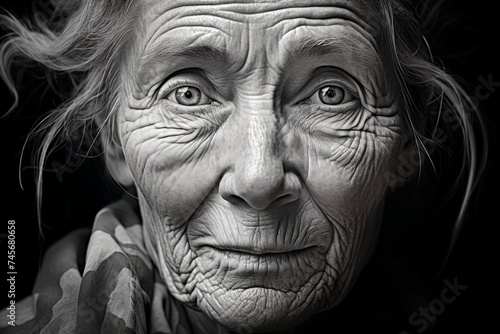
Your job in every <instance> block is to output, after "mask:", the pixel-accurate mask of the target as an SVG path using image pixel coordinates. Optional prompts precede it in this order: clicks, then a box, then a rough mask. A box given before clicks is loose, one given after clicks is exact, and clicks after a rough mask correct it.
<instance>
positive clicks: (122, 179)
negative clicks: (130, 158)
mask: <svg viewBox="0 0 500 334" xmlns="http://www.w3.org/2000/svg"><path fill="white" fill-rule="evenodd" d="M104 151H105V159H106V167H107V168H108V171H109V173H110V174H111V176H112V177H113V179H114V180H115V181H116V182H118V183H119V184H120V185H122V186H124V187H130V186H132V185H133V184H134V177H133V176H132V172H130V168H129V167H128V165H127V161H126V160H125V156H124V155H123V151H122V149H121V147H116V146H115V145H113V144H111V145H109V146H108V147H107V148H105V150H104Z"/></svg>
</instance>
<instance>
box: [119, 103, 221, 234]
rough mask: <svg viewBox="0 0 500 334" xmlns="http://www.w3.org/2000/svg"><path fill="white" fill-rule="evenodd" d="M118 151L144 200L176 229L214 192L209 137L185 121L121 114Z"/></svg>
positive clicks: (133, 112) (152, 112)
mask: <svg viewBox="0 0 500 334" xmlns="http://www.w3.org/2000/svg"><path fill="white" fill-rule="evenodd" d="M121 130H122V134H123V135H122V136H123V143H124V152H125V156H126V159H127V162H128V164H129V166H130V169H131V171H132V174H133V175H134V178H135V180H136V185H137V187H138V188H139V190H140V191H141V192H142V194H143V195H144V197H145V201H146V202H147V203H148V205H149V206H150V207H151V209H152V210H153V211H154V212H156V213H157V214H158V215H159V216H163V217H170V218H171V219H170V220H171V221H170V224H173V225H176V224H182V223H183V222H185V220H186V219H187V217H189V216H190V215H191V214H192V213H193V212H194V210H195V209H196V207H197V206H198V205H199V203H201V202H202V201H203V199H204V198H205V197H206V196H207V195H208V193H209V192H210V191H211V190H212V188H213V187H214V180H215V179H216V178H217V174H218V170H217V168H214V167H215V163H214V161H213V160H214V159H213V157H214V156H215V154H214V153H213V152H212V151H211V150H212V149H213V148H210V143H211V141H212V136H213V135H214V134H213V132H211V131H209V130H208V129H207V127H204V126H200V124H198V123H196V122H195V121H193V120H191V119H189V117H177V118H176V119H171V118H169V117H168V116H167V115H165V114H163V113H161V112H158V111H155V109H153V110H127V112H126V113H125V117H124V118H123V121H122V126H121Z"/></svg>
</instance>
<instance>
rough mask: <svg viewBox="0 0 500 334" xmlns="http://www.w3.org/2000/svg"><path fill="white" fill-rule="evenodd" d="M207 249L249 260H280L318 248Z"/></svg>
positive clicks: (242, 247) (209, 246)
mask: <svg viewBox="0 0 500 334" xmlns="http://www.w3.org/2000/svg"><path fill="white" fill-rule="evenodd" d="M205 247H207V248H209V249H211V250H213V251H216V252H218V253H222V254H225V255H233V256H234V255H236V256H240V257H247V258H252V257H254V258H280V257H284V256H300V255H303V254H306V253H308V252H311V251H312V250H313V249H314V248H316V246H307V247H301V248H288V247H287V248H283V247H269V248H258V247H248V246H214V245H205Z"/></svg>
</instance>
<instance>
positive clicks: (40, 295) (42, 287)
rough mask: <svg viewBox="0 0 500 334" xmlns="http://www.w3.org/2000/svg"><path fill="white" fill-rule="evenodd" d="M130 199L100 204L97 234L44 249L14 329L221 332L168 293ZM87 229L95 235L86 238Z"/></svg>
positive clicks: (3, 328)
mask: <svg viewBox="0 0 500 334" xmlns="http://www.w3.org/2000/svg"><path fill="white" fill-rule="evenodd" d="M133 206H134V205H133V204H132V205H131V203H130V201H127V200H125V199H122V200H120V201H118V202H115V203H113V204H111V205H110V206H108V207H106V208H104V209H102V210H101V211H100V212H99V213H98V214H97V216H96V219H95V222H94V226H93V229H92V232H91V233H90V231H88V230H87V229H80V230H77V231H75V232H73V233H71V234H69V235H68V236H66V237H65V238H63V239H62V240H60V241H59V242H57V243H56V244H55V245H53V246H52V247H51V248H50V249H49V250H48V251H47V253H46V255H45V257H44V261H43V265H42V268H41V270H40V272H39V274H38V277H37V280H36V283H35V287H34V289H33V294H32V295H30V296H28V297H26V298H25V299H23V300H21V301H19V302H17V303H16V321H15V325H16V326H15V327H14V326H11V325H8V323H7V321H5V319H8V318H7V312H6V309H5V308H4V309H3V310H2V312H0V317H1V318H0V319H2V321H1V325H0V332H1V333H5V334H9V333H16V334H19V333H50V334H52V333H64V334H69V333H92V334H93V333H106V334H107V333H111V334H112V333H155V334H170V333H172V334H174V333H175V334H187V333H222V332H223V331H222V329H220V328H218V326H216V325H215V324H214V323H213V322H212V321H210V320H209V319H208V318H207V317H206V316H205V315H203V314H202V313H200V312H197V311H194V310H191V309H189V308H187V307H184V306H183V305H182V304H180V303H179V302H178V301H177V300H175V299H174V298H173V297H171V296H170V294H169V293H168V291H167V289H166V287H165V285H164V284H163V283H162V282H161V278H160V276H159V274H158V271H157V269H156V268H155V266H154V265H153V263H152V262H151V260H150V258H149V255H148V253H147V251H146V248H145V245H144V239H143V234H142V225H141V221H140V219H139V217H138V215H137V213H136V212H135V211H134V209H133ZM89 234H90V239H89Z"/></svg>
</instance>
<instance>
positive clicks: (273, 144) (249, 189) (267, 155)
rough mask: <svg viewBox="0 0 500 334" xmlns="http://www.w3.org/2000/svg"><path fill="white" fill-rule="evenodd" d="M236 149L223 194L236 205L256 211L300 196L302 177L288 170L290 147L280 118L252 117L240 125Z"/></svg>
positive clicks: (221, 189)
mask: <svg viewBox="0 0 500 334" xmlns="http://www.w3.org/2000/svg"><path fill="white" fill-rule="evenodd" d="M240 129H243V130H242V131H241V130H240V135H239V136H238V138H237V141H238V142H239V143H235V145H234V146H233V147H234V150H236V151H237V152H233V161H232V168H229V169H228V171H227V172H226V173H225V174H224V175H223V177H222V179H221V182H220V185H219V193H220V195H221V196H222V198H224V199H225V200H227V201H229V202H231V203H233V204H235V205H248V206H250V207H252V208H254V209H255V210H259V211H261V210H265V209H267V208H269V207H271V206H279V205H285V204H287V203H290V202H293V201H295V200H297V199H298V198H299V197H300V193H301V188H302V185H301V182H300V179H299V178H298V176H297V175H296V174H295V173H294V172H292V171H290V170H286V169H285V165H284V161H283V160H284V158H283V157H284V156H286V152H285V150H286V147H285V145H284V144H283V142H282V141H281V140H280V139H279V138H278V133H279V131H278V126H277V120H276V118H275V117H274V116H272V115H266V116H263V115H257V116H251V117H250V121H249V122H247V126H245V127H240Z"/></svg>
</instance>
